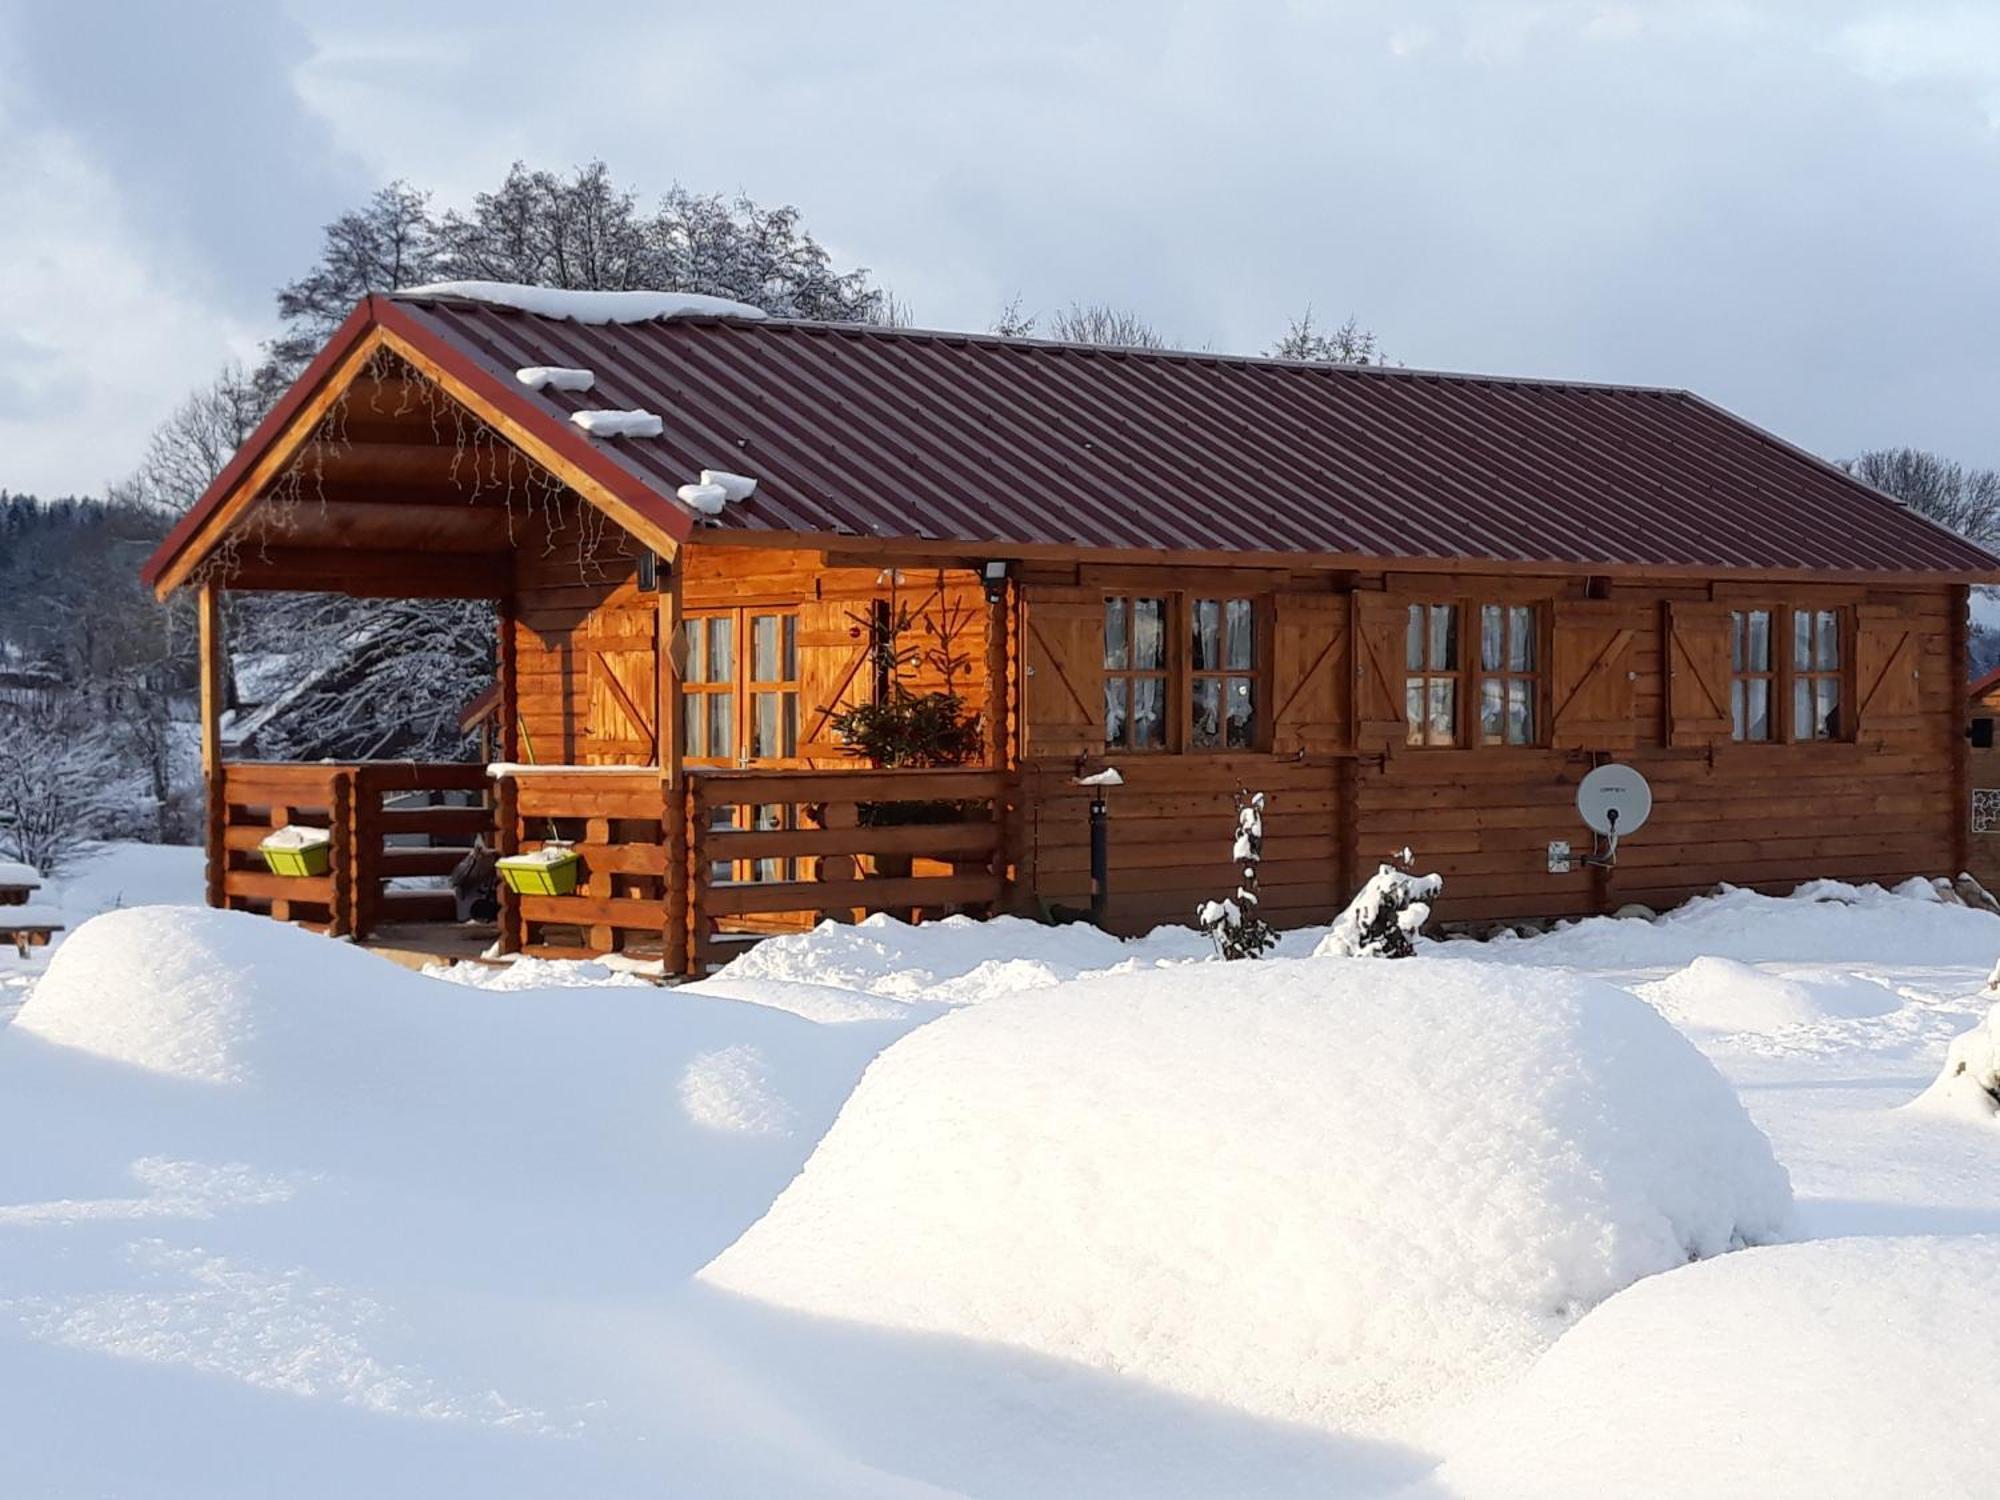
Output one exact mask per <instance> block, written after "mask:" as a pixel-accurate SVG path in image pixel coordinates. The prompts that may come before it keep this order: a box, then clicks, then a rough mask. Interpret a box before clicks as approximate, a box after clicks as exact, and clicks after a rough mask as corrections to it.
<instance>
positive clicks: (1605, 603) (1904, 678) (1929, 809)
mask: <svg viewBox="0 0 2000 1500" xmlns="http://www.w3.org/2000/svg"><path fill="white" fill-rule="evenodd" d="M1152 576H1153V582H1152V583H1151V584H1150V585H1146V584H1143V583H1140V584H1133V585H1131V586H1130V587H1128V586H1127V585H1128V583H1129V582H1130V581H1129V580H1125V579H1122V578H1121V579H1120V580H1118V581H1117V582H1116V583H1115V585H1113V584H1108V583H1107V582H1106V580H1105V578H1104V577H1102V576H1099V577H1093V576H1092V570H1091V569H1090V568H1088V567H1087V566H1086V567H1082V568H1057V567H1042V568H1038V569H1030V570H1027V572H1026V575H1025V576H1024V578H1023V582H1022V596H1023V603H1022V615H1023V619H1022V639H1023V643H1024V651H1025V653H1026V657H1027V664H1028V666H1027V670H1028V671H1029V673H1030V676H1029V678H1028V680H1027V681H1026V682H1025V683H1024V685H1023V702H1024V717H1025V720H1026V722H1025V724H1024V726H1023V732H1024V755H1025V758H1024V762H1023V767H1022V773H1023V804H1024V808H1023V826H1022V830H1021V839H1020V843H1019V861H1020V877H1021V878H1020V882H1019V884H1018V886H1017V900H1016V905H1017V906H1018V907H1020V908H1021V909H1024V910H1025V909H1029V908H1031V907H1032V905H1033V904H1034V902H1036V901H1037V900H1039V901H1041V902H1043V903H1047V902H1050V901H1055V902H1060V903H1062V904H1065V905H1080V904H1083V902H1084V901H1086V900H1087V898H1088V888H1089V875H1088V868H1089V844H1088V837H1089V835H1088V818H1087V806H1088V799H1087V795H1086V794H1084V793H1083V792H1081V791H1080V790H1079V789H1077V788H1075V787H1073V786H1072V785H1071V780H1072V778H1073V777H1074V776H1075V775H1076V773H1077V771H1078V770H1079V769H1081V768H1096V767H1098V766H1101V765H1104V764H1111V765H1115V766H1116V767H1117V769H1118V770H1119V771H1120V773H1121V774H1122V775H1123V776H1124V777H1125V779H1126V785H1125V786H1124V787H1122V788H1119V789H1117V790H1115V791H1113V792H1112V793H1111V795H1110V807H1111V819H1112V825H1111V826H1112V832H1111V891H1112V899H1111V907H1110V909H1111V914H1112V923H1113V925H1114V926H1116V927H1118V928H1120V929H1121V930H1127V931H1130V930H1140V929H1144V928H1146V927H1149V926H1151V925H1153V924H1154V923H1157V922H1160V921H1180V922H1185V921H1188V920H1190V918H1191V916H1192V913H1193V909H1194V907H1195V905H1196V904H1197V903H1198V902H1200V901H1202V900H1205V899H1208V898H1210V897H1213V896H1216V895H1218V894H1224V893H1226V892H1227V891H1228V890H1229V889H1231V888H1232V887H1233V885H1234V879H1233V874H1234V872H1233V867H1232V865H1231V863H1230V861H1229V859H1228V845H1229V840H1230V836H1231V831H1232V828H1233V823H1234V816H1233V808H1234V794H1235V792H1236V791H1237V789H1238V788H1239V787H1243V788H1248V789H1250V790H1258V791H1263V792H1265V793H1266V796H1267V806H1268V811H1267V821H1266V830H1267V839H1268V842H1267V847H1266V854H1265V862H1264V864H1263V866H1262V867H1261V876H1260V885H1261V887H1262V889H1263V891H1264V901H1265V910H1266V913H1267V915H1268V916H1270V917H1271V919H1272V920H1274V921H1276V922H1279V923H1280V924H1281V925H1296V924H1301V923H1309V922H1323V921H1326V920H1329V919H1330V918H1331V917H1332V916H1333V915H1335V914H1336V913H1337V911H1338V909H1339V907H1340V906H1341V904H1343V902H1344V899H1345V896H1346V894H1347V893H1349V892H1351V890H1352V889H1353V888H1354V886H1355V884H1356V883H1357V881H1358V879H1359V878H1362V877H1365V876H1366V874H1367V873H1369V872H1370V871H1371V870H1372V869H1373V868H1374V866H1375V865H1376V864H1377V863H1380V862H1382V861H1384V860H1387V859H1389V858H1391V857H1392V855H1394V854H1395V853H1398V852H1400V851H1401V850H1402V849H1404V848H1406V847H1407V848H1408V849H1410V850H1411V851H1412V852H1413V854H1414V856H1415V864H1416V866H1417V867H1418V868H1419V869H1422V870H1425V871H1429V870H1436V871H1438V872H1439V873H1441V874H1443V875H1444V876H1445V895H1444V898H1443V900H1442V901H1441V902H1440V903H1439V905H1438V911H1437V915H1438V917H1439V919H1440V920H1443V921H1468V922H1476V921H1486V920H1493V919H1505V918H1527V917H1535V918H1549V917H1558V916H1569V915H1581V914H1586V913H1590V912H1596V911H1610V910H1615V909H1617V908H1618V907H1619V906H1621V905H1623V904H1625V903H1627V902H1642V903H1645V904H1647V905H1650V906H1654V907H1656V908H1657V907H1664V906H1667V905H1671V904H1673V903H1676V902H1678V901H1681V900H1684V899H1686V898H1687V897H1688V896H1690V895H1693V894H1696V893H1698V892H1700V891H1703V890H1706V889H1708V888H1710V887H1712V886H1714V885H1716V884H1717V883H1720V882H1728V883H1730V884H1735V885H1746V886H1753V887H1757V888H1760V889H1767V890H1774V891H1783V890H1789V889H1791V888H1792V887H1794V886H1796V885H1798V884H1800V883H1802V882H1804V881H1808V880H1812V879H1816V878H1820V877H1833V878H1837V879H1842V880H1856V881H1859V880H1879V881H1885V882H1894V881H1899V880H1902V879H1905V878H1908V877H1909V876H1912V875H1919V874H1933V875H1934V874H1949V873H1953V872H1955V871H1956V869H1958V868H1959V867H1960V863H1961V861H1962V860H1963V858H1964V855H1963V854H1962V853H1961V852H1960V851H1961V848H1962V846H1963V843H1964V835H1963V833H1962V830H1963V829H1964V827H1965V821H1966V820H1965V816H1964V807H1965V802H1966V793H1965V791H1964V788H1963V785H1962V778H1963V776H1964V775H1965V774H1966V773H1965V772H1964V771H1963V770H1961V769H1960V768H1959V767H1960V765H1961V764H1962V760H1963V757H1962V755H1960V754H1959V753H1958V752H1957V748H1956V747H1958V746H1959V745H1961V744H1962V739H1961V724H1962V718H1961V706H1962V697H1961V694H1962V687H1961V684H1962V683H1963V681H1964V674H1963V649H1964V648H1963V637H1962V632H1958V631H1955V630H1954V628H1953V623H1952V622H1953V620H1954V618H1955V611H1962V609H1963V600H1962V592H1961V591H1960V590H1957V589H1954V588H1951V587H1947V586H1938V587H1935V588H1930V589H1909V590H1903V589H1881V588H1863V587H1860V586H1854V587H1845V586H1799V585H1790V586H1780V585H1776V584H1773V585H1767V586H1755V585H1748V584H1736V583H1721V582H1717V583H1713V584H1709V583H1687V582H1677V581H1674V582H1670V581H1665V580H1657V581H1646V580H1642V579H1641V580H1619V581H1615V582H1614V581H1610V580H1583V579H1569V580H1563V579H1553V578H1551V579H1539V580H1537V579H1533V578H1523V577H1520V576H1516V575H1509V576H1507V577H1505V578H1492V579H1477V578H1464V577H1460V578H1453V579H1444V578H1431V579H1425V578H1422V577H1417V576H1412V575H1372V576H1371V575H1359V576H1355V575H1345V576H1339V577H1334V576H1321V577H1316V578H1306V577H1300V576H1296V575H1287V574H1271V575H1268V576H1267V577H1265V578H1264V579H1263V580H1262V585H1263V590H1264V596H1265V597H1266V598H1267V599H1268V600H1269V601H1271V603H1270V605H1269V606H1268V608H1269V611H1270V612H1269V613H1268V614H1267V615H1266V616H1265V617H1264V618H1265V619H1266V620H1267V622H1268V624H1267V634H1269V635H1273V636H1275V637H1276V648H1275V649H1274V650H1272V651H1270V652H1268V653H1267V654H1266V655H1265V657H1264V660H1263V662H1262V667H1263V670H1264V671H1265V672H1266V673H1268V674H1270V675H1269V676H1268V677H1267V678H1266V682H1267V684H1268V687H1267V690H1266V697H1267V703H1268V710H1267V712H1269V713H1275V714H1280V717H1281V722H1278V723H1275V724H1274V723H1271V722H1268V721H1266V722H1264V723H1263V724H1262V725H1261V726H1260V733H1261V734H1262V736H1263V740H1262V743H1265V744H1268V745H1271V746H1273V749H1272V751H1271V752H1270V753H1266V754H1262V755H1248V756H1246V755H1226V756H1224V755H1216V754H1202V753H1198V752H1186V753H1180V754H1158V753H1155V754H1145V753H1134V752H1123V753H1120V752H1117V751H1111V752H1107V751H1105V750H1104V749H1103V724H1102V709H1101V706H1100V707H1099V708H1098V710H1097V714H1096V717H1095V719H1094V720H1093V719H1092V718H1091V716H1090V714H1089V712H1088V706H1089V705H1090V704H1091V703H1092V702H1094V701H1097V700H1098V699H1099V698H1101V694H1102V690H1103V678H1102V674H1101V670H1100V668H1101V659H1099V658H1098V657H1097V653H1099V652H1101V648H1102V633H1101V632H1102V627H1101V613H1102V598H1103V596H1104V594H1105V593H1107V592H1121V591H1123V592H1144V591H1146V590H1147V589H1148V588H1150V589H1151V591H1153V592H1164V591H1167V590H1170V589H1174V588H1177V587H1182V586H1185V587H1187V588H1189V589H1192V590H1198V591H1200V592H1202V593H1204V594H1207V593H1209V592H1212V591H1213V590H1214V589H1215V588H1216V587H1218V586H1219V585H1220V584H1222V583H1225V582H1227V580H1218V579H1214V578H1211V577H1207V576H1206V575H1202V574H1198V573H1185V574H1180V575H1177V574H1176V573H1175V572H1174V570H1172V569H1168V568H1164V567H1163V568H1160V569H1157V570H1156V571H1155V572H1154V573H1153V575H1152ZM1256 582H1257V580H1254V579H1251V580H1244V579H1240V578H1239V579H1238V586H1239V587H1243V588H1249V587H1252V586H1254V584H1255V583H1256ZM1329 591H1330V593H1331V595H1332V598H1331V599H1330V600H1329V599H1327V598H1325V597H1323V595H1324V594H1325V593H1326V592H1329ZM1413 599H1417V600H1444V599H1458V600H1465V601H1470V600H1478V599H1485V600H1489V601H1500V602H1504V601H1507V600H1516V599H1517V600H1520V601H1523V602H1533V603H1535V604H1536V605H1537V606H1538V608H1539V610H1540V618H1541V620H1542V639H1541V644H1540V652H1541V658H1542V661H1543V664H1544V682H1543V686H1542V692H1543V696H1542V698H1541V700H1540V704H1539V711H1540V715H1541V723H1542V725H1543V728H1542V730H1541V735H1540V737H1541V738H1542V740H1543V741H1544V744H1543V745H1542V746H1540V747H1532V748H1530V747H1504V748H1503V747H1481V748H1412V747H1409V746H1406V745H1405V744H1404V743H1403V742H1402V741H1403V707H1402V704H1401V701H1400V699H1401V691H1402V676H1403V670H1404V667H1403V660H1404V659H1403V649H1404V646H1403V639H1402V634H1401V631H1402V625H1403V621H1404V619H1405V611H1406V608H1407V604H1408V602H1409V601H1410V600H1413ZM1773 604H1775V605H1783V606H1796V607H1811V606H1815V605H1816V606H1819V607H1833V606H1838V607H1840V608H1841V609H1842V610H1843V611H1844V615H1843V618H1846V619H1848V620H1849V621H1850V628H1849V632H1848V635H1847V637H1846V639H1845V648H1846V649H1845V651H1844V653H1843V656H1844V660H1845V661H1846V662H1847V663H1848V666H1847V671H1846V677H1845V687H1844V693H1845V695H1846V696H1844V699H1843V702H1844V705H1845V706H1846V707H1847V709H1848V711H1849V712H1850V713H1852V712H1854V711H1855V709H1856V708H1860V707H1862V706H1863V704H1864V701H1865V705H1866V706H1865V710H1864V711H1862V712H1861V713H1860V714H1859V725H1858V728H1856V727H1853V721H1852V720H1850V721H1849V728H1848V731H1847V732H1848V734H1849V736H1850V737H1849V738H1847V739H1845V740H1842V741H1838V742H1819V743H1808V744H1784V743H1775V744H1737V743H1733V742H1732V741H1731V740H1730V738H1729V732H1728V697H1727V694H1728V660H1727V637H1726V635H1719V634H1718V633H1717V632H1718V631H1720V630H1723V629H1725V628H1726V625H1725V624H1723V623H1720V622H1726V621H1727V618H1728V612H1729V609H1730V607H1731V606H1732V605H1735V606H1737V607H1746V606H1752V605H1755V606H1763V605H1773ZM1314 632H1318V634H1317V635H1315V633H1314ZM1288 634H1289V636H1291V637H1296V638H1297V640H1304V641H1312V640H1315V639H1319V638H1322V637H1323V638H1325V639H1327V640H1328V641H1329V643H1330V647H1331V649H1330V650H1329V651H1328V652H1327V653H1326V658H1325V659H1324V660H1320V661H1315V663H1314V664H1313V665H1312V666H1311V668H1310V674H1309V679H1308V680H1307V681H1305V682H1304V683H1303V684H1301V683H1300V681H1299V678H1298V671H1299V667H1298V663H1299V662H1302V661H1304V660H1305V659H1306V658H1307V657H1310V656H1311V655H1312V653H1311V652H1307V653H1305V655H1304V656H1299V657H1297V660H1295V661H1294V662H1293V664H1292V667H1291V668H1290V669H1288V668H1287V667H1286V665H1285V653H1286V651H1287V638H1288ZM1718 641H1719V642H1720V650H1721V653H1722V655H1721V658H1720V665H1719V668H1718V666H1717V661H1716V658H1715V649H1716V643H1717V642H1718ZM1677 642H1678V644H1677ZM1295 647H1296V641H1295V642H1294V654H1295V655H1296V650H1295ZM1465 649H1466V650H1467V651H1468V652H1471V651H1476V635H1471V636H1469V637H1468V639H1467V640H1466V642H1465ZM1677 652H1678V653H1679V659H1678V660H1677V659H1676V653H1677ZM1378 662H1379V663H1380V665H1379V666H1378V665H1377V663H1378ZM1718 670H1719V672H1720V677H1719V679H1718V678H1717V677H1716V676H1715V675H1714V674H1715V673H1716V672H1717V671H1718ZM1704 674H1707V675H1706V677H1704ZM1301 690H1303V692H1304V694H1305V696H1306V698H1307V699H1308V700H1310V701H1311V702H1313V703H1315V704H1317V705H1318V706H1317V707H1315V708H1314V709H1312V710H1311V712H1310V713H1308V714H1306V715H1305V716H1304V719H1303V722H1302V723H1301V722H1300V716H1299V714H1298V713H1297V712H1296V711H1294V713H1293V714H1292V715H1290V716H1289V717H1285V716H1284V715H1283V714H1282V709H1283V706H1284V703H1285V702H1290V703H1292V704H1294V705H1296V704H1297V702H1298V701H1299V694H1300V692H1301ZM1704 694H1706V696H1704ZM1717 694H1719V695H1720V697H1721V703H1720V706H1719V709H1718V706H1717V705H1716V704H1715V703H1714V702H1713V701H1712V700H1713V698H1714V697H1715V696H1716V695H1717ZM1558 699H1560V703H1559V702H1558V701H1557V700H1558ZM1322 720H1326V721H1327V722H1325V723H1322ZM1614 759H1615V760H1618V761H1621V762H1624V763H1626V764H1631V765H1634V766H1636V767H1638V768H1639V769H1640V770H1641V771H1642V772H1644V773H1645V775H1646V776H1647V778H1648V780H1649V781H1650V782H1651V784H1652V786H1653V791H1654V796H1655V799H1656V800H1655V807H1654V812H1653V816H1652V819H1651V821H1650V822H1649V823H1648V824H1647V825H1646V827H1645V828H1644V829H1643V830H1642V831H1640V832H1639V833H1637V834H1635V835H1632V836H1629V837H1628V838H1626V839H1625V840H1623V841H1622V842H1621V845H1620V848H1619V853H1618V859H1617V864H1616V868H1615V869H1614V870H1612V871H1609V872H1605V871H1599V870H1595V869H1592V868H1589V867H1586V866H1585V865H1584V864H1583V862H1582V860H1581V856H1582V855H1584V854H1586V853H1588V852H1589V851H1590V849H1591V835H1590V833H1589V831H1588V830H1587V829H1585V828H1584V826H1583V824H1582V822H1581V820H1580V819H1579V818H1578V816H1577V813H1576V810H1575V801H1574V799H1575V790H1576V784H1577V782H1578V781H1579V780H1580V779H1581V778H1582V776H1583V775H1584V774H1585V773H1586V772H1587V771H1589V770H1590V769H1591V767H1592V766H1593V765H1596V764H1600V763H1603V762H1605V761H1608V760H1614ZM1995 761H1996V765H1995V768H1994V770H1995V775H1996V778H2000V756H1996V757H1995ZM1994 784H1995V785H1996V786H2000V779H1996V780H1995V782H1994ZM1557 840H1561V841H1566V842H1568V843H1569V845H1570V846H1571V849H1572V851H1573V858H1572V862H1571V868H1570V869H1569V871H1568V872H1566V873H1551V872H1550V869H1549V864H1550V858H1549V856H1550V850H1549V845H1550V843H1551V842H1552V841H1557ZM1996 874H2000V871H1996Z"/></svg>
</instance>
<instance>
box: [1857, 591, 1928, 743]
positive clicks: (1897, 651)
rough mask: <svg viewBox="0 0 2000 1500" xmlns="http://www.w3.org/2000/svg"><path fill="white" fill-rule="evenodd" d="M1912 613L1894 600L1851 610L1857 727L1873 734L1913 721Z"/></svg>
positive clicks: (1917, 645)
mask: <svg viewBox="0 0 2000 1500" xmlns="http://www.w3.org/2000/svg"><path fill="white" fill-rule="evenodd" d="M1922 656H1923V650H1922V642H1921V641H1920V640H1919V638H1918V635H1917V621H1916V619H1915V617H1914V616H1913V615H1912V614H1910V613H1909V612H1907V611H1905V610H1904V609H1902V608H1900V607H1898V606H1896V605H1882V604H1864V605H1862V606H1860V607H1859V608H1858V609H1856V610H1855V611H1854V707H1855V722H1856V724H1857V726H1858V729H1859V732H1860V733H1862V734H1867V735H1879V734H1883V733H1887V732H1890V731H1894V730H1897V729H1906V728H1910V727H1913V726H1914V723H1915V721H1916V718H1917V715H1918V714H1919V712H1920V711H1921V700H1920V697H1919V693H1918V688H1919V686H1920V684H1921V678H1920V677H1919V674H1918V663H1919V661H1920V660H1921V659H1922Z"/></svg>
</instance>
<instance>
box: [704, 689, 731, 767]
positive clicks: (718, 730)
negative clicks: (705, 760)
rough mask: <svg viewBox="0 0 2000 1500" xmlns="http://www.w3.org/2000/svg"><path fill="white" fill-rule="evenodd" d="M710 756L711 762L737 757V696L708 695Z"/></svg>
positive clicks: (727, 694) (729, 694)
mask: <svg viewBox="0 0 2000 1500" xmlns="http://www.w3.org/2000/svg"><path fill="white" fill-rule="evenodd" d="M703 696H705V697H706V698H707V699H708V755H709V758H710V759H711V760H730V759H733V758H734V757H735V755H736V695H735V694H734V693H707V694H704V695H703Z"/></svg>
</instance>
